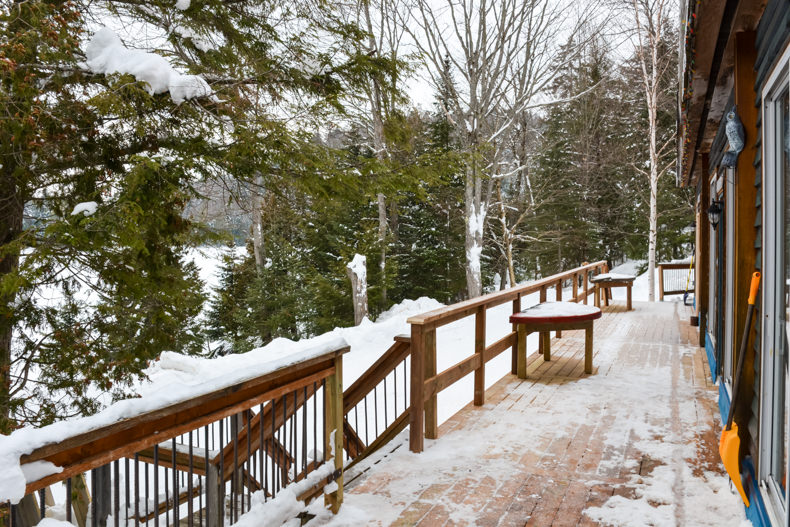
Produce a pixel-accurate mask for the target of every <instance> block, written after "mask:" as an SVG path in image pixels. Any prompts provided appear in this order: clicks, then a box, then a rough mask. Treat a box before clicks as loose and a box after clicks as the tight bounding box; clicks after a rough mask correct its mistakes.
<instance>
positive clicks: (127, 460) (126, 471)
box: [123, 457, 129, 527]
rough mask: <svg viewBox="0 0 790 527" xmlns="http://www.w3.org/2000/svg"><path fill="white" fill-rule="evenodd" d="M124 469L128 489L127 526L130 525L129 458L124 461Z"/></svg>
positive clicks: (125, 506) (126, 497) (126, 496)
mask: <svg viewBox="0 0 790 527" xmlns="http://www.w3.org/2000/svg"><path fill="white" fill-rule="evenodd" d="M123 468H124V470H123V473H124V474H125V477H126V488H125V489H124V498H125V500H126V501H125V503H124V508H125V509H126V514H125V516H126V525H129V458H128V457H127V458H125V459H124V465H123ZM124 527H126V526H124Z"/></svg>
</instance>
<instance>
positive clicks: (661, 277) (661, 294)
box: [658, 264, 664, 302]
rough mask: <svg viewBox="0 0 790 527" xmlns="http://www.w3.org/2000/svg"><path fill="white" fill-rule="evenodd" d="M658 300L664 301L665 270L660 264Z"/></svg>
mask: <svg viewBox="0 0 790 527" xmlns="http://www.w3.org/2000/svg"><path fill="white" fill-rule="evenodd" d="M658 300H659V301H661V302H663V301H664V268H663V266H662V265H661V264H658Z"/></svg>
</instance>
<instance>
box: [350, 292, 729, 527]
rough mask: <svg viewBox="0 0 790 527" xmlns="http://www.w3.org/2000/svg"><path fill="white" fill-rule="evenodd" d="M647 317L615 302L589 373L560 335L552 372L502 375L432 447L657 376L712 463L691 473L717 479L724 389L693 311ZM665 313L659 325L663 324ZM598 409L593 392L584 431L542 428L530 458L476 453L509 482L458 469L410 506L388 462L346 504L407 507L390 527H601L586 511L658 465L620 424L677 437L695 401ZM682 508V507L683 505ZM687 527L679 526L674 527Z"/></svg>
mask: <svg viewBox="0 0 790 527" xmlns="http://www.w3.org/2000/svg"><path fill="white" fill-rule="evenodd" d="M647 306H648V304H646V303H639V302H634V308H635V310H634V311H629V312H626V310H625V305H624V302H617V301H614V302H612V304H611V305H610V306H609V307H604V308H603V311H604V316H603V318H601V319H600V320H599V321H597V322H596V325H595V347H594V358H593V364H594V370H593V374H591V375H586V374H584V373H583V371H584V332H583V331H563V333H562V337H561V338H559V339H557V338H554V339H552V360H551V361H550V362H544V361H543V359H542V356H540V355H539V354H538V353H537V351H535V352H533V353H532V354H531V355H529V357H528V362H527V367H528V378H527V379H524V380H519V379H517V378H516V377H515V376H513V375H507V376H505V377H504V378H502V379H501V380H500V381H499V382H497V383H496V384H495V385H494V386H492V387H491V388H489V389H488V390H487V392H486V404H485V405H484V406H482V407H475V406H473V405H472V403H471V398H472V394H470V404H469V405H468V406H466V407H465V408H464V409H462V410H461V411H460V412H458V413H457V414H456V415H454V416H452V417H451V418H450V419H449V420H448V421H446V422H445V423H443V424H442V425H441V426H440V428H439V439H437V440H436V444H437V445H440V444H441V442H442V438H443V437H449V436H451V435H452V436H455V435H456V434H466V435H468V436H471V437H474V436H476V435H478V434H484V433H486V432H485V431H486V429H487V427H488V426H491V424H492V423H496V421H497V418H498V417H497V416H505V415H507V416H508V417H510V418H512V417H513V416H514V415H522V416H523V422H524V423H525V426H528V425H529V423H530V422H531V419H532V418H533V417H535V415H536V412H543V413H544V414H545V413H546V412H550V411H551V409H552V407H553V403H554V402H555V401H557V400H561V399H562V398H563V397H564V396H565V394H566V393H567V392H568V390H569V389H571V388H573V387H574V385H575V384H576V383H577V382H578V381H579V380H580V379H588V380H590V381H594V380H595V378H596V377H601V378H603V377H608V378H611V379H620V378H624V377H627V376H628V375H629V372H633V371H634V369H646V370H649V371H652V370H657V371H659V370H660V371H664V372H666V371H670V372H671V375H670V379H669V381H668V382H670V383H671V386H667V387H666V391H667V393H673V394H674V393H693V394H694V396H693V401H692V403H693V406H694V408H695V410H694V411H695V412H696V419H697V422H696V423H695V424H694V429H695V430H697V432H695V435H694V438H693V440H694V441H695V442H697V444H698V448H699V451H700V452H702V453H704V455H702V456H701V457H700V460H699V463H698V466H695V467H694V470H695V471H697V473H699V474H701V473H703V472H704V471H717V472H721V471H722V469H721V466H720V464H719V463H718V459H717V456H716V455H715V452H717V448H716V447H717V442H718V432H719V428H718V427H719V423H718V410H717V406H716V402H715V390H716V387H715V385H714V384H713V383H712V382H711V380H710V376H709V372H708V365H707V360H706V356H705V352H704V349H702V348H699V347H697V345H696V342H697V341H698V337H697V334H696V330H695V329H694V328H691V327H690V326H689V324H688V319H689V316H690V314H691V311H690V309H689V308H687V307H685V306H683V305H682V304H680V303H664V304H663V305H662V306H661V307H658V308H656V307H651V308H647ZM657 309H658V311H659V312H660V314H661V317H660V318H658V319H657V318H656V310H657ZM604 347H606V348H607V349H606V350H605V353H607V354H609V355H607V356H611V353H615V354H616V355H615V357H616V358H615V360H603V361H601V360H599V358H600V357H599V355H601V354H602V353H604V349H603V348H604ZM592 386H595V385H594V384H592ZM595 399H596V397H595V393H591V394H590V401H589V402H587V404H586V405H585V407H584V409H583V411H584V412H585V416H584V422H582V423H580V424H579V425H578V426H576V427H575V428H573V429H571V430H568V428H567V427H564V426H557V427H547V426H544V427H543V428H541V429H540V430H537V431H536V432H535V437H534V439H533V440H531V441H530V442H529V446H528V447H527V448H523V445H522V446H521V447H519V448H514V449H512V450H508V448H507V447H503V448H502V449H497V450H496V451H495V452H485V451H483V452H479V453H478V455H477V457H478V462H479V463H480V466H481V467H483V466H485V463H487V462H495V461H499V462H502V461H506V462H508V463H509V464H511V465H512V471H510V472H509V473H503V474H499V475H498V476H497V477H492V476H491V475H490V474H483V475H480V476H477V475H476V474H475V473H474V472H473V468H470V470H469V474H468V475H462V474H459V473H458V472H454V471H458V467H453V469H452V470H448V471H447V472H446V473H443V474H437V478H436V481H435V482H433V483H431V484H430V485H429V486H428V488H426V489H425V490H424V491H422V492H420V493H418V494H415V495H413V496H412V497H411V498H409V497H408V496H407V497H405V498H404V497H403V496H402V495H401V494H400V493H401V492H402V488H403V487H404V486H408V485H409V484H413V482H412V481H409V478H410V477H411V474H409V473H402V472H400V471H399V470H397V469H396V468H397V467H393V468H391V469H390V468H388V464H387V460H386V459H384V460H383V461H381V463H380V464H378V465H376V466H374V467H373V468H372V469H371V470H370V471H368V472H367V473H366V474H365V475H364V476H363V477H360V478H358V479H357V480H355V482H354V484H353V486H352V488H349V489H348V498H349V500H350V503H353V501H354V498H353V496H354V495H355V494H370V495H374V496H378V497H383V498H385V500H386V501H387V502H388V503H389V504H390V505H392V506H393V507H398V506H402V510H401V512H400V514H399V517H398V519H397V520H395V521H394V522H391V523H389V524H392V525H420V526H428V527H435V526H444V525H448V526H449V525H481V526H489V525H490V526H511V525H512V526H516V525H517V526H524V525H535V526H541V527H543V526H546V527H548V526H563V527H564V526H587V525H596V523H595V522H594V521H593V520H591V519H590V518H589V517H587V516H586V515H585V514H584V510H585V509H587V508H589V507H596V506H601V505H602V504H603V503H605V502H606V501H607V500H608V499H609V498H611V497H612V496H613V495H621V496H626V497H633V495H634V492H635V489H634V486H633V485H632V483H633V481H634V478H635V477H637V476H642V477H645V476H649V474H650V473H651V472H652V471H653V470H654V469H655V468H656V467H657V466H660V465H661V463H660V462H658V461H656V460H654V459H651V457H650V456H647V455H645V453H644V452H642V451H641V450H640V443H639V437H637V436H636V435H635V433H634V431H633V430H632V431H630V432H627V433H623V434H621V436H618V435H617V434H616V432H617V431H618V422H619V421H620V420H621V419H622V416H623V415H630V416H638V419H643V420H644V423H643V424H644V426H645V427H652V428H650V429H652V430H658V431H660V432H659V434H666V435H667V436H668V437H669V436H670V435H671V434H676V435H677V434H681V433H682V432H683V431H682V430H680V428H681V425H680V424H679V418H678V415H679V412H680V411H681V410H680V405H682V404H685V405H688V403H689V401H688V400H680V399H679V398H678V397H677V396H674V395H673V396H672V398H671V400H670V401H669V405H668V406H669V408H668V409H667V410H666V412H655V413H651V412H646V411H645V409H644V408H628V407H618V406H617V405H615V404H611V400H609V402H601V403H597V402H596V400H595ZM580 410H581V409H580ZM686 413H688V412H686ZM684 415H685V414H684ZM559 419H561V417H560V418H559ZM541 422H542V421H541ZM513 433H518V431H517V430H514V432H513ZM613 434H614V436H615V439H616V440H613V437H612V436H613ZM427 448H428V450H426V453H423V454H419V455H417V456H416V457H413V458H410V459H413V460H414V461H413V462H414V463H418V462H419V460H420V459H421V458H420V456H429V455H430V445H428V447H427ZM400 450H403V449H400ZM710 453H713V454H710ZM425 459H428V458H425ZM414 477H415V478H417V477H418V476H416V475H415V476H414ZM681 491H682V489H678V492H681ZM678 499H679V500H680V501H682V496H680V497H678ZM403 500H405V502H403V503H400V502H401V501H403ZM399 504H400V505H399ZM677 510H678V511H679V512H676V514H678V515H682V514H683V504H682V503H678V504H677ZM682 524H683V521H682V518H680V517H679V518H678V525H682Z"/></svg>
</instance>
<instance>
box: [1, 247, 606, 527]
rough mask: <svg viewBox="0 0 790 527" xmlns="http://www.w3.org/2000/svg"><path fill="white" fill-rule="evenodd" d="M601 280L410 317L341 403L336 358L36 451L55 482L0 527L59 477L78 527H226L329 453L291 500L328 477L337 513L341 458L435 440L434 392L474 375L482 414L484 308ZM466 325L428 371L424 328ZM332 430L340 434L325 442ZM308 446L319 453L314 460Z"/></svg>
mask: <svg viewBox="0 0 790 527" xmlns="http://www.w3.org/2000/svg"><path fill="white" fill-rule="evenodd" d="M607 271H608V267H607V265H606V262H604V261H601V262H596V263H593V264H585V265H583V266H581V267H578V268H576V269H572V270H570V271H566V272H563V273H559V274H555V275H553V276H550V277H548V278H544V279H541V280H538V281H535V282H532V283H529V284H526V285H523V286H518V287H515V288H512V289H509V290H506V291H500V292H497V293H492V294H489V295H485V296H482V297H479V298H475V299H472V300H468V301H465V302H461V303H458V304H454V305H451V306H447V307H442V308H440V309H437V310H434V311H431V312H428V313H424V314H422V315H418V316H414V317H411V318H409V319H408V322H409V324H411V336H408V335H405V336H403V335H402V336H397V337H395V339H394V342H393V344H392V346H391V347H390V348H389V349H388V350H387V351H386V352H385V353H384V354H383V355H382V356H381V357H380V358H379V359H378V360H377V361H376V362H375V363H374V364H373V365H372V366H371V367H370V368H368V370H367V371H366V372H365V373H363V374H362V375H361V376H360V377H359V378H358V379H357V380H356V381H355V382H354V383H353V384H352V385H351V386H349V387H348V388H347V389H346V390H345V392H343V393H341V390H342V355H343V353H345V352H346V351H348V348H342V349H337V350H334V351H332V352H330V353H327V354H325V355H322V356H320V357H316V358H314V359H311V360H309V361H306V362H303V363H299V364H296V365H292V366H289V367H287V368H282V369H280V370H277V371H274V372H271V373H269V374H267V375H264V376H262V377H260V378H257V379H253V380H250V381H246V382H244V383H240V384H236V385H233V386H228V387H227V388H224V389H222V390H218V391H215V392H212V393H208V394H205V395H202V396H200V397H198V398H195V399H192V400H189V401H185V402H183V403H180V404H177V405H173V406H171V407H167V408H164V409H161V410H157V411H154V412H149V413H146V414H143V415H139V416H136V417H134V418H132V419H128V420H125V421H121V422H119V423H116V424H113V425H110V426H107V427H104V428H100V429H98V430H91V431H90V432H87V433H85V434H82V435H79V436H76V437H72V438H69V439H66V440H64V441H62V442H59V443H57V444H52V445H48V446H45V447H42V448H39V449H37V450H35V451H34V452H32V453H31V454H30V455H28V456H25V457H24V458H23V459H22V463H23V464H28V463H33V462H36V461H50V462H52V463H54V464H55V465H57V466H59V467H62V468H63V472H61V473H59V474H55V475H52V476H47V477H45V478H42V479H40V480H38V481H35V482H33V483H29V484H28V485H27V489H26V492H27V495H26V496H25V499H23V501H22V502H21V503H20V504H19V505H16V506H12V507H10V508H9V507H6V508H5V509H3V508H2V507H0V527H3V526H6V525H11V526H13V527H28V526H32V525H35V524H36V523H37V522H38V519H39V518H43V517H45V514H46V511H45V509H46V508H47V507H51V506H52V504H53V501H52V493H51V492H50V491H49V486H50V485H52V484H53V483H57V482H60V481H63V482H64V484H65V485H66V503H65V505H64V508H65V510H66V518H67V521H72V522H74V523H76V525H78V526H79V527H85V525H86V522H87V520H88V518H89V517H90V518H96V521H93V520H91V525H96V526H104V525H106V521H107V518H108V517H112V518H113V519H114V520H115V521H116V523H115V524H116V525H119V524H120V523H124V524H125V525H129V524H132V525H139V524H141V523H142V524H146V525H148V524H149V522H150V523H153V524H155V525H158V523H159V522H160V521H164V522H165V523H168V522H169V521H172V522H173V525H182V524H184V525H188V526H191V525H208V526H211V527H213V526H220V525H224V522H226V521H227V522H228V523H231V524H232V523H234V522H235V521H236V520H237V519H238V517H239V516H240V515H241V514H243V513H244V512H246V511H248V510H249V509H250V507H251V506H252V498H251V493H252V492H256V491H263V499H264V500H268V499H272V498H276V496H277V493H279V492H280V491H281V490H282V489H283V488H285V487H286V486H288V485H289V484H293V483H295V482H301V481H302V480H305V479H306V478H307V476H308V475H309V474H310V473H311V472H312V471H315V470H317V469H318V468H319V467H321V466H322V465H324V461H325V460H326V459H327V455H328V453H329V452H330V451H332V450H334V452H335V455H334V466H333V467H329V469H331V470H330V471H329V472H327V467H323V471H324V472H327V475H326V476H322V477H321V478H320V479H318V480H317V481H315V482H313V484H312V485H311V486H310V487H309V488H307V489H301V490H300V495H299V498H300V499H308V498H313V497H316V496H319V495H320V494H321V492H322V489H323V487H324V485H325V484H327V483H329V482H330V481H337V483H338V487H337V490H336V491H335V492H333V493H332V494H329V495H327V496H326V500H327V501H328V503H329V504H330V505H331V506H332V508H333V509H334V510H337V508H338V507H339V504H340V502H341V501H342V493H343V470H342V467H343V463H344V461H345V462H346V467H347V468H348V467H349V466H351V465H354V464H356V463H358V462H359V461H360V460H362V459H364V458H365V457H367V456H368V455H370V454H371V453H373V452H375V451H376V450H378V449H379V448H381V447H382V446H383V445H385V444H387V443H389V442H390V440H392V439H393V438H394V437H395V436H396V435H397V434H398V433H400V432H401V431H402V430H404V429H405V427H406V426H410V435H409V443H410V449H411V450H412V451H414V452H420V451H422V449H423V438H424V437H428V438H436V437H437V434H438V423H437V407H436V400H437V394H439V393H440V392H441V391H442V390H444V389H445V388H447V387H448V386H450V385H452V384H453V383H455V382H457V381H458V380H460V379H461V378H463V377H464V376H466V375H467V374H469V373H474V394H473V401H474V404H475V405H478V406H480V405H482V404H484V401H485V365H486V363H487V362H489V361H490V360H491V359H493V358H494V357H496V356H498V355H499V354H501V353H502V352H504V351H505V350H507V349H511V350H512V353H513V357H512V371H513V373H516V371H515V369H516V351H517V342H516V332H515V328H512V331H511V332H510V333H507V334H506V335H503V336H502V337H501V338H499V340H497V341H496V342H494V343H493V344H491V345H489V346H486V345H485V342H486V313H487V311H488V309H490V308H492V307H495V306H498V305H501V304H504V303H507V302H511V303H512V308H513V312H514V313H517V312H519V311H521V308H522V305H521V301H522V298H523V297H524V296H525V295H528V294H532V293H536V292H537V293H539V295H540V296H539V298H540V301H545V300H546V299H547V298H546V297H547V292H548V290H549V289H550V288H554V289H555V293H554V294H555V299H556V300H557V301H561V300H563V286H566V287H568V286H570V288H571V291H572V293H571V298H570V299H569V300H572V301H575V302H584V303H587V302H588V297H589V295H590V294H592V293H593V292H594V288H593V286H592V284H591V283H590V280H589V279H590V277H591V276H594V275H595V274H598V273H603V272H607ZM472 315H474V316H475V339H474V353H473V354H472V355H471V356H469V357H467V358H465V359H463V360H462V361H460V362H458V363H457V364H455V365H454V366H451V367H450V368H447V369H446V370H445V371H443V372H439V373H437V371H436V329H437V328H439V327H441V326H444V325H447V324H449V323H451V322H454V321H456V320H460V319H462V318H465V317H468V316H472ZM557 334H558V336H559V332H557ZM319 401H320V402H319ZM414 401H420V402H421V403H422V404H412V403H413V402H414ZM319 407H320V409H319ZM319 429H320V436H321V437H320V440H319V438H318V435H319V431H318V430H319ZM334 430H342V431H343V435H342V436H340V435H339V434H337V435H336V436H333V434H332V433H331V432H332V431H334ZM310 431H312V433H313V434H312V442H311V437H310V434H309V432H310ZM332 437H335V441H334V445H331V444H330V441H331V438H332ZM319 444H320V445H321V446H322V447H323V449H324V453H323V455H321V454H320V453H317V450H318V448H317V445H319ZM310 447H312V448H310ZM333 447H334V448H333ZM308 448H310V450H312V454H308ZM86 472H89V473H90V478H86V477H85V473H86ZM168 483H169V484H170V485H172V486H171V488H168ZM89 487H90V489H89ZM162 487H164V490H165V492H164V496H163V497H164V499H162V497H161V496H160V495H161V494H162V493H161V490H162ZM176 491H177V492H176ZM37 493H38V494H39V496H38V499H36V497H37V496H36V494H37ZM183 509H187V510H186V511H184V510H183ZM4 511H5V514H6V516H5V519H4V516H3V513H4ZM182 515H183V516H182ZM162 516H164V518H162Z"/></svg>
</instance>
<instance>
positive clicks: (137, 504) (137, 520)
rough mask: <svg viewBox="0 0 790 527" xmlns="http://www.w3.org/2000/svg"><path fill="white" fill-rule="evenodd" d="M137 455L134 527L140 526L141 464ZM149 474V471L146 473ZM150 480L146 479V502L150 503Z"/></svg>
mask: <svg viewBox="0 0 790 527" xmlns="http://www.w3.org/2000/svg"><path fill="white" fill-rule="evenodd" d="M139 461H140V459H139V457H138V455H137V454H135V455H134V527H139V526H140V464H139ZM146 474H148V471H146ZM147 480H148V478H146V489H145V495H146V498H145V499H146V502H147V501H148V481H147Z"/></svg>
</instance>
